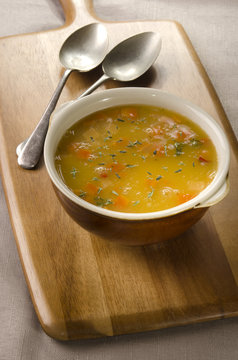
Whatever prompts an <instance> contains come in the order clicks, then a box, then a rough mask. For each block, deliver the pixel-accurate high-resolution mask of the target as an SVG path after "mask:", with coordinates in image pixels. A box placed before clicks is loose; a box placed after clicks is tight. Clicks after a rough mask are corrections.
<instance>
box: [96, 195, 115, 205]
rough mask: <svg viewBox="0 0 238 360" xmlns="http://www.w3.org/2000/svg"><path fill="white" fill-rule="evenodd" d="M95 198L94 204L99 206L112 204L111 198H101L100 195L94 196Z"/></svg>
mask: <svg viewBox="0 0 238 360" xmlns="http://www.w3.org/2000/svg"><path fill="white" fill-rule="evenodd" d="M95 200H96V205H97V206H99V207H103V206H106V205H110V204H113V202H112V200H111V199H103V198H101V197H96V199H95Z"/></svg>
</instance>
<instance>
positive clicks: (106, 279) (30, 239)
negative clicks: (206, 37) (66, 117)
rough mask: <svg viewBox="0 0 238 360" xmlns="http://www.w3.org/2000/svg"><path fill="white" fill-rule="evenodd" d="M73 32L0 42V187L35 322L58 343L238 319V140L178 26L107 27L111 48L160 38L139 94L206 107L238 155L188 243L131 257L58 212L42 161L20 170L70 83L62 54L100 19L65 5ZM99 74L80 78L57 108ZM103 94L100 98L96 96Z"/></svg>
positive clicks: (77, 4)
mask: <svg viewBox="0 0 238 360" xmlns="http://www.w3.org/2000/svg"><path fill="white" fill-rule="evenodd" d="M62 5H63V7H64V10H65V14H66V23H65V25H64V26H63V27H62V28H60V29H57V30H53V31H52V30H51V31H46V32H41V33H34V34H28V35H21V36H14V37H8V38H4V39H1V40H0V54H1V57H0V80H1V87H0V105H1V110H0V116H1V123H0V124H1V131H0V159H1V174H2V179H3V183H4V189H5V193H6V198H7V202H8V207H9V213H10V216H11V221H12V226H13V229H14V233H15V238H16V243H17V246H18V250H19V255H20V258H21V262H22V266H23V269H24V272H25V277H26V281H27V284H28V287H29V291H30V293H31V297H32V301H33V303H34V306H35V310H36V312H37V315H38V317H39V321H40V323H41V325H42V327H43V329H44V330H45V332H46V333H47V334H49V335H50V336H52V337H54V338H57V339H64V340H68V339H80V338H90V337H98V336H110V335H116V334H127V333H131V332H139V331H148V330H154V329H159V328H163V327H168V326H175V325H181V324H189V323H194V322H198V321H205V320H211V319H219V318H223V317H228V316H236V315H237V314H238V287H237V283H238V241H237V240H238V239H237V237H238V226H237V224H238V189H237V178H238V167H237V149H238V147H237V142H236V139H235V137H234V134H233V132H232V130H231V126H230V124H229V122H228V120H227V118H226V115H225V113H224V111H223V109H222V106H221V104H220V102H219V100H218V98H217V95H216V93H215V91H214V89H213V87H212V85H211V83H210V81H209V78H208V76H207V74H206V73H205V71H204V68H203V67H202V65H201V63H200V61H199V59H198V57H197V55H196V53H195V51H194V49H193V47H192V45H191V43H190V41H189V39H188V37H187V36H186V34H185V32H184V30H183V29H182V27H181V26H180V25H179V24H177V23H176V22H173V21H150V22H149V21H143V22H142V21H140V22H139V21H138V22H127V23H109V22H107V23H104V24H105V26H106V27H107V30H108V34H109V37H110V48H111V47H113V46H114V45H116V44H117V43H118V42H119V41H121V40H122V39H125V38H126V37H128V36H131V35H133V34H135V33H138V32H142V31H151V30H153V31H158V32H160V34H161V36H162V39H163V45H162V51H161V54H160V56H159V58H158V60H157V62H156V63H155V66H154V67H153V68H152V70H151V71H149V72H148V73H147V74H146V75H145V76H143V77H142V78H141V79H140V80H137V81H135V82H133V83H131V84H120V83H116V82H112V81H111V82H108V83H106V84H105V87H106V88H109V87H118V86H131V85H133V86H150V87H155V88H159V89H162V90H165V91H169V92H171V93H173V94H176V95H179V96H181V97H184V98H186V99H188V100H190V101H192V102H194V103H195V104H197V105H198V106H201V107H202V108H203V109H204V110H206V111H207V112H208V113H210V115H212V116H213V117H214V118H215V119H216V120H217V121H218V122H219V123H220V124H221V125H222V126H223V128H224V129H225V131H226V133H227V135H228V137H229V141H230V145H231V154H232V155H231V169H230V187H231V189H230V193H229V195H228V196H227V197H226V199H224V200H223V201H222V202H221V203H220V204H219V205H216V206H214V207H212V208H211V209H210V210H209V211H208V212H207V214H206V216H205V217H204V218H203V219H202V220H200V222H198V223H197V224H196V225H195V226H194V227H192V228H191V229H190V230H189V231H187V232H186V233H185V234H184V235H182V236H181V237H179V238H177V239H174V240H171V241H168V242H166V243H163V244H160V245H153V246H148V247H136V248H132V247H123V246H119V245H116V244H113V243H110V242H105V241H103V240H101V239H98V238H97V237H95V236H92V235H90V234H89V233H88V232H86V231H85V230H83V229H82V228H80V227H79V226H78V225H77V224H75V223H74V222H73V221H72V220H71V219H70V218H69V217H68V215H67V214H66V213H65V212H64V210H63V209H62V208H61V206H60V204H59V202H58V200H57V199H56V196H55V194H54V192H53V189H52V187H51V184H50V180H49V178H48V176H47V174H46V170H45V167H44V163H43V160H42V161H41V163H40V165H39V166H38V168H37V169H36V170H33V171H27V170H23V169H22V168H20V167H19V166H18V165H17V161H16V160H17V159H16V154H15V149H16V146H17V144H18V143H19V142H21V141H22V140H23V139H25V138H26V137H27V136H28V135H29V134H30V132H31V131H32V130H33V128H34V127H35V125H36V124H37V122H38V120H39V118H40V117H41V115H42V113H43V111H44V109H45V107H46V105H47V103H48V101H49V99H50V96H51V94H52V92H53V90H54V88H55V87H56V85H57V83H58V81H59V79H60V76H61V74H62V71H63V69H62V67H61V65H60V63H59V60H58V53H59V49H60V46H61V44H62V43H63V41H64V40H65V39H66V37H67V36H68V35H69V34H70V33H71V32H73V31H74V30H75V29H76V28H78V27H81V26H83V25H86V24H88V23H90V22H95V21H100V20H99V19H97V17H96V16H95V14H94V12H93V8H92V3H91V1H87V2H86V3H85V2H84V1H83V0H78V1H76V0H75V1H74V2H73V1H66V0H64V1H62ZM100 74H101V70H100V69H97V70H96V71H93V72H91V73H89V74H79V73H74V74H72V75H71V77H70V79H69V80H68V82H67V85H66V87H65V89H64V90H63V93H62V96H61V98H60V102H59V104H60V103H62V102H65V101H67V100H69V99H74V98H76V97H77V96H79V95H80V93H81V92H82V91H83V90H85V89H86V88H87V87H88V86H89V85H91V84H92V83H93V82H94V81H95V80H96V79H97V78H98V77H99V76H100ZM102 88H103V87H101V88H100V89H98V90H97V91H100V90H101V89H102Z"/></svg>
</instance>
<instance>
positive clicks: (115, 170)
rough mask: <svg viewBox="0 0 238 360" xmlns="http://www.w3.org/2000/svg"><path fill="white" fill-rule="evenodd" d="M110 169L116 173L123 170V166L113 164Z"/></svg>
mask: <svg viewBox="0 0 238 360" xmlns="http://www.w3.org/2000/svg"><path fill="white" fill-rule="evenodd" d="M111 168H112V171H114V172H116V173H118V172H121V171H122V170H124V169H125V165H123V164H120V163H113V164H112V165H111Z"/></svg>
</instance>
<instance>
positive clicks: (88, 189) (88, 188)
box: [85, 182, 99, 195]
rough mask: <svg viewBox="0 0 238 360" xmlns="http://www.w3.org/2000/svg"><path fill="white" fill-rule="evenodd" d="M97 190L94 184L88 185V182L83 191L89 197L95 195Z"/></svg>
mask: <svg viewBox="0 0 238 360" xmlns="http://www.w3.org/2000/svg"><path fill="white" fill-rule="evenodd" d="M98 189H99V188H98V187H97V186H96V185H95V184H93V183H90V182H89V183H87V184H86V185H85V190H86V192H87V193H88V194H89V195H96V194H97V192H98Z"/></svg>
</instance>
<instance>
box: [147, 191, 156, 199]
mask: <svg viewBox="0 0 238 360" xmlns="http://www.w3.org/2000/svg"><path fill="white" fill-rule="evenodd" d="M153 194H154V189H152V190H151V192H149V194H148V196H147V197H148V199H149V198H151V197H152V196H153Z"/></svg>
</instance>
